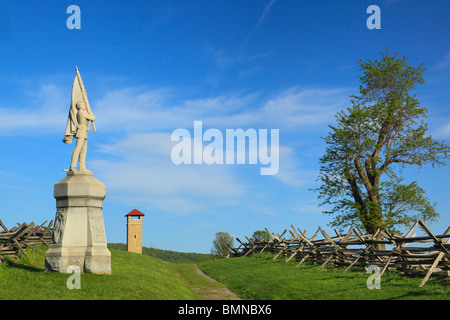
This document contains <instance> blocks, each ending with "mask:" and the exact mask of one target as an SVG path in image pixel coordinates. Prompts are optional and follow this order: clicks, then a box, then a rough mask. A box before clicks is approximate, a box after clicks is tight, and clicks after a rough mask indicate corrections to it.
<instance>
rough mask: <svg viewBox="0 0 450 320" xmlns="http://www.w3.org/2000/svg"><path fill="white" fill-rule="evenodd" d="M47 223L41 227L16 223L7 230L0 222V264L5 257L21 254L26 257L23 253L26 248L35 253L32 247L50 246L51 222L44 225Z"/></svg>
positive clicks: (33, 224)
mask: <svg viewBox="0 0 450 320" xmlns="http://www.w3.org/2000/svg"><path fill="white" fill-rule="evenodd" d="M46 223H47V221H45V222H44V223H42V224H41V225H35V223H34V222H32V223H30V224H27V223H25V222H24V223H22V224H20V223H17V226H15V227H13V228H11V229H8V228H7V227H6V226H5V225H4V224H3V222H2V221H1V220H0V227H1V228H2V230H0V263H2V262H3V261H4V259H5V256H17V255H18V254H19V252H22V253H23V254H24V255H25V256H26V257H28V255H27V253H26V252H25V249H26V248H31V249H33V250H35V251H37V250H36V249H35V248H34V247H35V246H37V245H42V244H44V245H50V243H51V240H52V232H53V229H52V225H53V220H52V221H50V222H49V223H48V224H47V225H45V224H46Z"/></svg>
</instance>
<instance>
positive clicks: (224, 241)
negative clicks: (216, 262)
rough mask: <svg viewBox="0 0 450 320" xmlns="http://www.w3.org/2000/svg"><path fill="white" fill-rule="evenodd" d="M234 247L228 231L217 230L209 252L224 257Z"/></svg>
mask: <svg viewBox="0 0 450 320" xmlns="http://www.w3.org/2000/svg"><path fill="white" fill-rule="evenodd" d="M233 247H234V239H233V237H232V236H230V234H229V233H228V232H217V233H216V237H215V239H214V240H213V247H212V249H211V254H212V255H215V256H220V257H226V256H227V255H228V254H229V253H230V250H229V248H233Z"/></svg>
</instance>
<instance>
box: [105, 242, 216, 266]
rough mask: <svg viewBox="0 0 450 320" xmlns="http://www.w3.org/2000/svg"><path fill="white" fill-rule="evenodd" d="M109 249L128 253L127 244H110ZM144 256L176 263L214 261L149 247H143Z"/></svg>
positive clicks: (200, 255) (208, 256) (210, 256)
mask: <svg viewBox="0 0 450 320" xmlns="http://www.w3.org/2000/svg"><path fill="white" fill-rule="evenodd" d="M108 248H110V249H116V250H122V251H126V250H127V245H126V244H125V243H108ZM142 254H145V255H148V256H151V257H154V258H158V259H161V260H164V261H169V262H174V263H199V262H203V261H208V260H211V259H213V256H212V255H210V254H204V253H194V252H177V251H171V250H161V249H155V248H147V247H142Z"/></svg>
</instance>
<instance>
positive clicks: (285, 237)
mask: <svg viewBox="0 0 450 320" xmlns="http://www.w3.org/2000/svg"><path fill="white" fill-rule="evenodd" d="M418 226H420V228H421V229H422V230H423V231H424V232H425V234H426V235H424V236H420V237H416V233H414V231H415V230H416V228H417V227H418ZM265 230H266V232H267V234H268V235H269V237H270V239H269V240H267V241H261V240H258V239H249V238H247V237H245V238H246V240H247V241H241V240H240V239H238V238H237V239H236V240H237V241H238V242H239V246H238V247H237V248H231V247H229V248H228V249H229V251H230V255H229V256H230V257H245V256H249V255H251V254H253V253H257V252H270V253H273V254H275V255H274V258H273V259H277V258H278V257H279V256H283V257H285V259H286V260H285V262H289V261H290V260H292V259H295V260H296V261H298V263H297V265H301V264H302V263H304V262H305V261H310V262H312V263H314V264H318V265H319V266H318V268H320V269H322V268H324V267H325V266H326V265H334V266H344V267H346V268H345V270H344V272H347V271H348V270H349V269H350V268H352V267H355V266H359V267H364V268H366V269H367V268H368V267H369V266H371V265H376V266H378V267H379V268H380V270H381V271H380V277H381V276H382V275H383V273H384V272H385V271H386V270H397V271H398V272H399V273H400V274H402V275H405V276H424V278H423V280H422V282H421V283H420V285H419V287H422V286H423V285H424V284H425V283H426V282H427V280H428V279H429V277H430V276H431V275H433V274H434V275H441V276H444V277H445V278H446V280H450V253H449V252H450V227H449V228H447V230H446V231H445V232H444V233H443V234H441V235H434V234H433V233H432V232H431V231H430V230H429V229H428V227H427V226H426V225H425V223H424V222H423V221H417V222H416V223H415V224H414V225H413V227H412V228H411V229H410V230H409V232H408V233H407V234H406V235H404V236H402V235H398V234H391V233H390V232H388V231H386V230H381V229H379V230H377V231H376V232H375V233H374V234H366V233H363V232H362V231H361V230H360V229H359V228H354V227H350V229H349V230H348V231H347V233H345V234H340V233H339V232H338V231H337V230H334V232H335V235H334V236H330V235H328V234H327V233H326V231H325V230H323V229H322V228H321V227H320V226H319V228H318V229H317V231H316V232H315V233H314V234H313V235H312V236H311V237H307V236H306V230H304V231H301V230H300V229H299V228H295V227H294V226H292V225H291V228H290V229H286V230H284V232H283V233H282V234H281V235H279V234H275V233H271V232H269V230H267V228H266V229H265ZM319 234H320V235H322V237H321V238H320V239H317V236H318V235H319ZM414 243H415V246H412V245H411V244H414Z"/></svg>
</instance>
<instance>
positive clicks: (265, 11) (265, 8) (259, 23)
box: [256, 0, 277, 29]
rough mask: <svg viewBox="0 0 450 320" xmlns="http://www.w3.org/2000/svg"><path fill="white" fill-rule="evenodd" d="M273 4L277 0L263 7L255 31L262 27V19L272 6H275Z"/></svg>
mask: <svg viewBox="0 0 450 320" xmlns="http://www.w3.org/2000/svg"><path fill="white" fill-rule="evenodd" d="M275 2H277V0H270V2H269V3H268V4H267V5H266V6H265V7H264V12H263V14H262V15H261V17H259V20H258V24H257V25H256V29H258V28H259V27H260V26H261V25H262V23H263V21H264V19H265V18H266V16H267V15H268V14H269V12H270V8H272V6H273V5H274V4H275Z"/></svg>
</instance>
